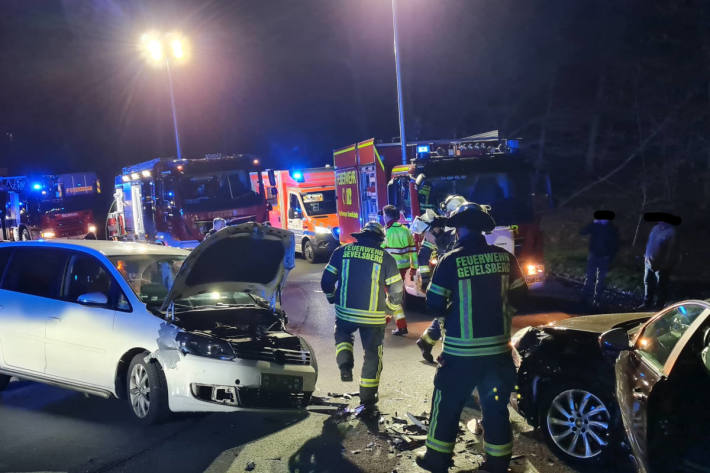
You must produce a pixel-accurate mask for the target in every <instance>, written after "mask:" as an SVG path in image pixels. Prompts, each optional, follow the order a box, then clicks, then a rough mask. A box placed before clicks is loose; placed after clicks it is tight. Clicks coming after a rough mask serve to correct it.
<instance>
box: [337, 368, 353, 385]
mask: <svg viewBox="0 0 710 473" xmlns="http://www.w3.org/2000/svg"><path fill="white" fill-rule="evenodd" d="M352 380H353V369H352V367H344V368H340V381H344V382H346V383H349V382H351V381H352Z"/></svg>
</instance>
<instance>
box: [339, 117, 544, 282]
mask: <svg viewBox="0 0 710 473" xmlns="http://www.w3.org/2000/svg"><path fill="white" fill-rule="evenodd" d="M518 149H519V141H518V140H507V139H504V138H503V137H501V136H500V135H499V133H498V132H497V131H495V132H489V133H483V134H481V135H473V136H470V137H467V138H461V139H455V140H436V141H427V142H416V143H410V144H407V147H406V150H407V157H408V159H409V164H406V165H402V164H401V147H400V144H399V143H383V144H380V143H376V142H375V140H374V139H370V140H366V141H362V142H359V143H356V144H353V145H351V146H347V147H345V148H340V149H337V150H335V151H334V153H333V159H334V164H335V176H336V177H335V179H336V190H337V195H338V219H339V223H340V230H341V237H340V240H341V242H343V243H345V242H350V241H353V238H352V236H351V234H352V233H353V232H355V231H358V230H359V228H360V227H361V226H362V225H363V224H364V223H365V222H367V221H369V220H380V221H381V217H379V216H378V211H379V210H381V209H382V207H384V206H385V205H387V204H392V205H394V206H396V207H397V208H399V209H400V212H401V214H402V217H403V220H406V221H407V222H411V220H412V219H413V218H414V217H416V216H418V215H421V214H422V213H423V212H424V211H425V210H426V209H433V210H435V211H437V212H438V211H440V208H439V206H440V204H441V203H442V202H443V201H444V200H445V199H446V197H447V196H448V195H452V194H460V195H463V196H464V197H465V198H467V199H468V200H470V201H472V202H477V203H479V204H487V205H490V206H491V209H492V210H491V212H492V215H493V217H494V219H495V221H496V223H497V225H498V226H497V227H496V229H495V231H494V232H493V233H492V234H491V235H488V236H487V239H488V241H489V243H492V244H496V245H499V246H502V247H504V248H506V249H507V250H509V251H511V252H514V253H515V255H516V256H517V257H518V260H519V261H520V264H521V266H522V268H523V271H524V272H525V274H526V277H527V279H528V282H529V283H534V282H541V281H542V280H543V279H544V275H545V271H544V266H543V263H542V261H543V259H542V256H543V248H542V235H541V232H540V225H539V215H537V214H536V212H535V208H534V207H535V206H534V198H535V194H534V192H533V190H532V189H531V181H532V176H533V173H534V169H533V168H532V167H531V166H530V165H529V164H528V163H527V161H526V160H525V159H524V158H523V156H522V155H521V154H519V153H518ZM548 188H549V186H548ZM548 194H549V192H548ZM410 283H411V281H410ZM409 286H411V284H408V288H407V289H408V292H410V293H412V292H416V291H415V290H412V289H411V287H409Z"/></svg>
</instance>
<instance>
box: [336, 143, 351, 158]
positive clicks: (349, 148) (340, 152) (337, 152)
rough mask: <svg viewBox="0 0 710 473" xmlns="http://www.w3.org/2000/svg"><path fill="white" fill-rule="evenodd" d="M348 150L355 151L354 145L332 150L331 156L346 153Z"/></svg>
mask: <svg viewBox="0 0 710 473" xmlns="http://www.w3.org/2000/svg"><path fill="white" fill-rule="evenodd" d="M348 151H355V145H353V146H349V147H347V148H343V149H339V150H338V151H334V152H333V156H337V155H339V154H343V153H347V152H348Z"/></svg>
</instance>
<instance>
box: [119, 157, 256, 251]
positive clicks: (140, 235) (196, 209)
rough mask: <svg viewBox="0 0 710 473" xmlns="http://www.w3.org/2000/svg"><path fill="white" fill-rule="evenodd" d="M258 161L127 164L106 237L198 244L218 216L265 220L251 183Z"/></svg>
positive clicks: (230, 220)
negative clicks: (253, 170)
mask: <svg viewBox="0 0 710 473" xmlns="http://www.w3.org/2000/svg"><path fill="white" fill-rule="evenodd" d="M255 163H258V160H257V159H254V157H253V156H249V155H221V154H208V155H206V156H205V158H201V159H180V160H178V159H172V158H155V159H152V160H150V161H146V162H143V163H139V164H136V165H133V166H128V167H125V168H123V170H122V172H121V174H120V175H119V176H117V177H116V180H115V188H114V202H113V205H112V208H111V211H110V212H109V214H108V218H107V223H106V226H107V234H108V237H109V238H111V239H114V240H136V241H152V242H156V243H162V244H165V245H170V246H177V247H182V248H194V247H195V246H197V245H198V244H199V242H200V241H201V240H202V239H203V238H204V237H205V234H206V233H207V232H208V231H209V230H210V229H211V228H212V221H213V219H215V218H217V217H221V218H224V219H225V220H227V222H228V224H236V223H243V222H247V221H257V222H261V221H264V220H265V219H266V202H265V199H264V195H263V193H257V192H254V191H252V189H251V186H250V183H249V171H250V170H252V169H253V168H254V166H255Z"/></svg>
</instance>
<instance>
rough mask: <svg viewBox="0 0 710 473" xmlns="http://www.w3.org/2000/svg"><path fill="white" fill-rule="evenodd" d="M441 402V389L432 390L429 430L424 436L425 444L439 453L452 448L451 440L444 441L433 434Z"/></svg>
mask: <svg viewBox="0 0 710 473" xmlns="http://www.w3.org/2000/svg"><path fill="white" fill-rule="evenodd" d="M440 403H441V391H440V390H439V389H436V390H435V391H434V403H433V405H434V407H433V409H432V411H431V422H430V423H429V432H428V434H427V437H426V446H427V447H429V448H431V449H432V450H436V451H437V452H441V453H451V452H452V451H453V450H454V444H453V442H444V441H441V440H437V439H436V438H435V437H434V435H436V426H437V424H438V422H439V404H440Z"/></svg>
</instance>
